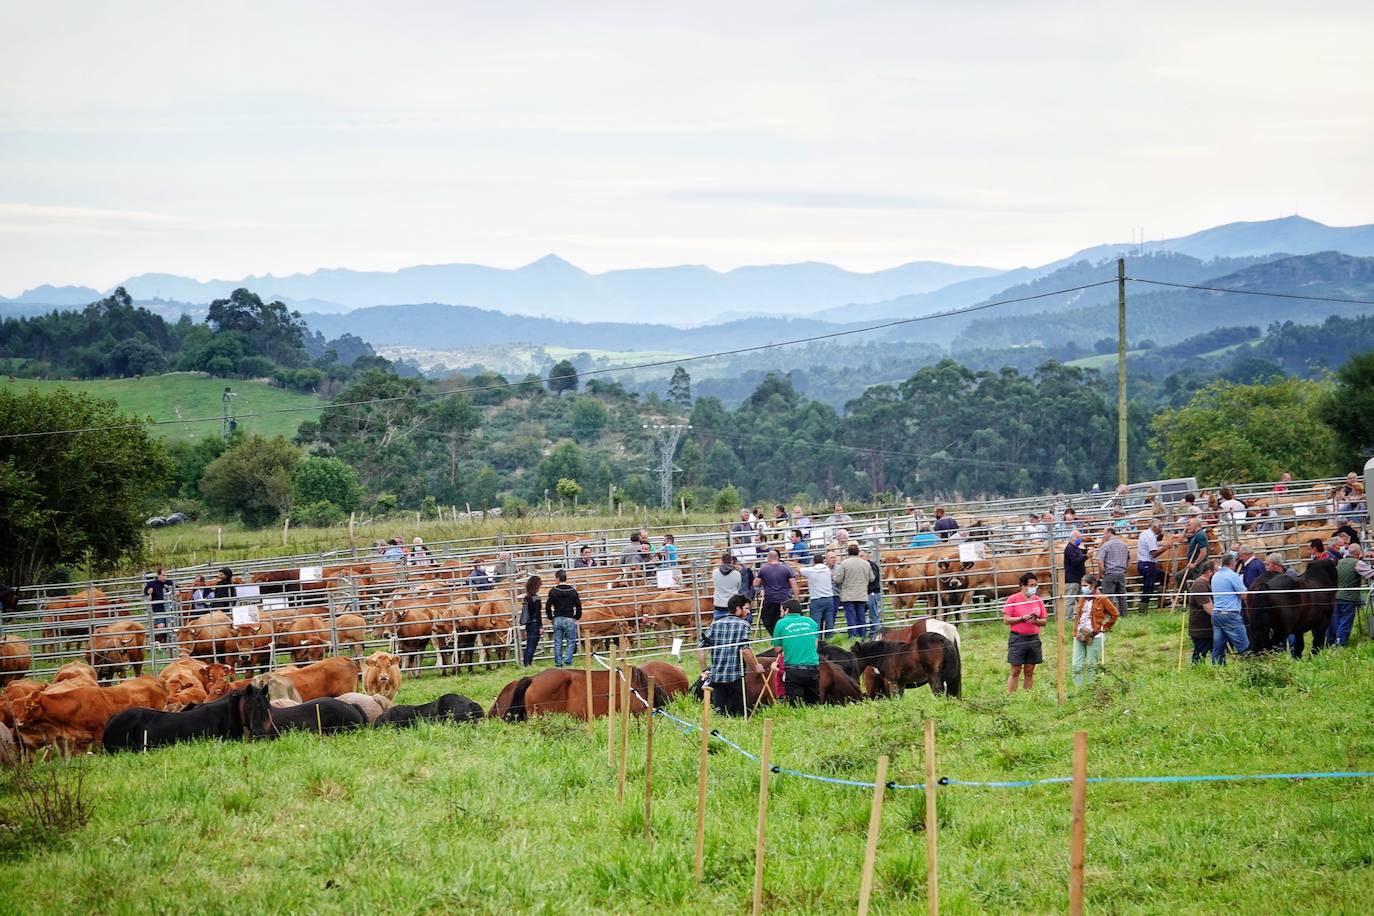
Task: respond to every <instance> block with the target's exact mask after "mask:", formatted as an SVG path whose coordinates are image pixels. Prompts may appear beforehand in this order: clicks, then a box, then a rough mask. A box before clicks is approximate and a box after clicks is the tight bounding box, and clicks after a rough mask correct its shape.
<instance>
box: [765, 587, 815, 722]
mask: <svg viewBox="0 0 1374 916" xmlns="http://www.w3.org/2000/svg"><path fill="white" fill-rule="evenodd" d="M782 612H783V617H782V619H781V620H779V621H778V623H777V626H775V627H774V628H773V645H775V646H777V647H778V648H780V649H782V680H783V685H784V690H785V691H786V693H787V701H788V702H789V703H791V704H792V705H793V706H799V705H800V706H811V705H813V704H816V703H819V702H820V701H821V679H820V667H819V666H820V659H819V657H818V656H817V655H816V639H817V637H818V636H819V634H820V627H818V626H817V625H816V621H814V620H812V619H811V618H810V617H809V616H807V615H805V614H803V613H802V612H801V602H800V601H798V600H797V599H795V598H793V599H792V600H791V601H787V602H784V603H783V606H782Z"/></svg>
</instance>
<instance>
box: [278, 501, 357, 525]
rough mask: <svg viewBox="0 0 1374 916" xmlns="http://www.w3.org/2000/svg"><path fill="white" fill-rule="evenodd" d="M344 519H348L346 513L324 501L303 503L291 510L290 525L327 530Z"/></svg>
mask: <svg viewBox="0 0 1374 916" xmlns="http://www.w3.org/2000/svg"><path fill="white" fill-rule="evenodd" d="M346 518H348V513H346V512H344V510H342V509H340V508H339V507H338V506H336V505H334V504H333V503H331V502H329V501H328V500H325V499H321V500H316V501H315V502H311V503H305V504H304V505H300V506H296V507H295V508H293V509H292V510H291V524H293V525H304V526H306V527H310V528H329V527H332V526H334V525H340V524H343V522H344V520H345V519H346Z"/></svg>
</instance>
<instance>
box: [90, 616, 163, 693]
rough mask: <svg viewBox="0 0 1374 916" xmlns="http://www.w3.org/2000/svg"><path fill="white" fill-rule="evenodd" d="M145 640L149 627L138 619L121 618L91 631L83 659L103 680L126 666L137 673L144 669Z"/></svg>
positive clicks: (137, 674) (107, 680) (110, 679)
mask: <svg viewBox="0 0 1374 916" xmlns="http://www.w3.org/2000/svg"><path fill="white" fill-rule="evenodd" d="M147 644H148V630H147V629H146V628H145V627H144V626H143V624H141V623H139V622H138V621H137V620H120V621H117V622H115V623H111V624H107V625H106V626H103V627H99V628H98V629H97V630H96V631H95V632H94V633H93V634H91V647H90V649H89V650H88V651H87V652H86V660H87V661H88V662H90V663H91V667H93V668H95V670H96V671H97V672H98V674H99V679H100V680H101V681H104V682H106V683H108V682H110V681H112V680H114V677H115V675H116V674H119V673H122V672H124V671H126V670H128V669H132V670H133V673H134V677H138V676H139V675H141V674H142V673H143V650H144V648H145V647H146V646H147Z"/></svg>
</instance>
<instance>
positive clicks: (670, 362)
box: [0, 279, 1116, 440]
mask: <svg viewBox="0 0 1374 916" xmlns="http://www.w3.org/2000/svg"><path fill="white" fill-rule="evenodd" d="M1115 282H1116V280H1114V279H1113V280H1099V281H1098V282H1096V283H1085V284H1083V285H1082V286H1071V287H1068V288H1066V289H1057V290H1052V291H1050V292H1046V293H1036V294H1035V295H1032V296H1018V297H1016V298H1013V299H999V300H996V301H993V302H983V303H980V304H978V305H970V306H965V307H964V308H958V309H946V310H945V311H941V312H931V313H930V314H928V315H917V316H915V317H912V318H897V319H893V320H892V321H884V322H882V323H880V324H873V325H865V326H864V327H858V328H848V329H846V330H843V331H830V332H827V333H825V334H813V335H811V336H810V337H797V338H793V339H792V340H779V341H774V342H772V343H766V344H757V345H755V346H752V347H738V348H736V349H733V350H720V351H717V352H715V353H702V354H698V355H696V356H680V357H674V358H672V359H661V360H655V361H653V362H648V363H636V364H633V365H629V366H612V367H608V368H605V369H592V370H589V371H587V372H582V373H579V376H580V377H581V378H586V377H588V376H593V375H609V374H611V373H614V372H633V371H636V370H639V369H656V368H658V367H660V366H674V365H680V364H682V363H690V362H698V361H700V360H704V359H716V358H718V357H722V356H739V355H740V354H743V353H756V352H758V351H760V350H770V349H774V348H776V347H790V346H793V345H796V344H805V343H816V342H818V341H822V340H833V339H835V338H837V337H848V336H850V335H853V334H868V333H871V332H873V331H883V330H886V329H888V328H895V327H900V326H902V325H907V324H914V323H916V322H920V321H933V320H935V319H937V318H948V317H951V316H953V315H964V314H971V313H973V312H981V311H983V310H985V309H990V308H996V307H997V306H1001V305H1012V304H1014V303H1017V302H1030V301H1033V300H1035V299H1046V298H1048V297H1050V296H1060V295H1063V294H1065V293H1075V292H1081V291H1082V290H1085V289H1093V288H1094V287H1098V286H1105V285H1107V284H1108V283H1115ZM547 381H548V379H547V377H540V378H529V379H523V380H521V381H518V382H504V383H500V384H495V385H478V386H476V387H469V388H456V389H452V390H448V391H437V392H415V393H413V394H408V395H399V396H396V397H390V398H372V399H370V400H366V401H349V402H345V403H341V404H321V405H319V406H318V407H279V408H275V409H273V410H260V411H257V412H255V413H244V414H239V415H238V419H240V420H243V419H248V418H252V417H266V416H271V415H274V414H283V413H301V412H307V411H309V412H314V411H323V410H339V409H343V408H346V407H366V406H370V405H373V404H389V403H395V402H398V401H418V400H420V399H421V398H426V399H430V398H443V397H448V396H449V395H451V394H473V393H477V392H482V391H499V390H503V389H511V388H521V387H524V386H526V385H536V384H537V385H543V384H544V383H545V382H547ZM222 420H223V418H222V417H195V418H191V419H186V420H153V421H150V422H147V423H123V424H114V425H110V426H83V427H76V428H73V429H49V430H35V431H33V432H26V433H3V434H0V440H5V439H29V438H34V437H38V436H61V435H69V434H74V433H89V432H111V431H114V430H122V429H144V428H146V427H152V426H175V425H181V424H188V423H210V422H214V423H220V422H222Z"/></svg>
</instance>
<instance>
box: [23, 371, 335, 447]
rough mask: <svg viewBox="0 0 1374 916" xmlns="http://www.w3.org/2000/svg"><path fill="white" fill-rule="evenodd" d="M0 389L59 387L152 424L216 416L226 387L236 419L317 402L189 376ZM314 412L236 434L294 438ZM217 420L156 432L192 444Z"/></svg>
mask: <svg viewBox="0 0 1374 916" xmlns="http://www.w3.org/2000/svg"><path fill="white" fill-rule="evenodd" d="M3 384H5V385H9V386H11V387H13V388H15V389H24V388H39V389H40V390H51V389H53V388H55V387H58V386H62V387H66V388H71V389H72V390H74V391H79V392H84V393H86V394H90V395H94V396H95V397H101V398H113V399H114V400H115V401H116V402H118V404H119V406H120V409H122V410H124V411H125V412H127V413H130V414H133V415H134V416H138V417H146V416H151V417H153V418H154V419H157V420H175V419H178V417H177V414H176V410H177V408H178V407H180V408H181V418H182V419H192V418H200V417H219V416H220V415H221V412H222V409H223V400H222V399H223V394H224V387H225V385H226V384H227V385H229V387H231V388H233V389H234V392H235V394H236V396H235V398H234V411H235V413H236V414H238V415H239V416H243V415H245V414H250V413H256V412H259V411H266V410H280V409H283V408H295V407H318V406H319V404H320V401H319V399H318V398H315V397H313V396H311V395H308V394H301V393H299V392H295V391H286V390H284V389H281V388H273V387H272V386H270V385H265V384H263V383H262V382H245V381H233V380H231V381H227V382H226V380H224V379H217V378H210V377H209V376H203V375H197V374H195V373H190V372H174V373H170V374H168V375H155V376H148V377H146V378H138V379H97V380H93V381H86V382H57V381H39V380H36V379H15V380H14V381H12V382H11V381H5V382H4V383H3ZM316 416H318V414H317V412H316V411H313V410H301V411H296V412H293V413H280V414H271V415H268V416H264V417H246V416H245V417H244V418H243V419H241V420H239V429H241V430H243V431H244V432H245V433H254V432H258V433H262V434H263V435H265V436H275V435H277V434H278V433H280V434H282V435H284V436H288V437H290V436H293V435H295V433H296V427H298V426H299V425H300V424H301V422H302V421H303V420H310V419H314V418H315V417H316ZM219 428H220V424H219V421H218V420H216V421H215V422H210V423H185V424H176V425H172V426H162V427H158V430H159V431H160V432H161V433H162V435H164V436H166V437H167V438H168V439H169V440H172V441H193V440H196V439H200V438H202V437H204V436H207V435H218V434H219Z"/></svg>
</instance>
